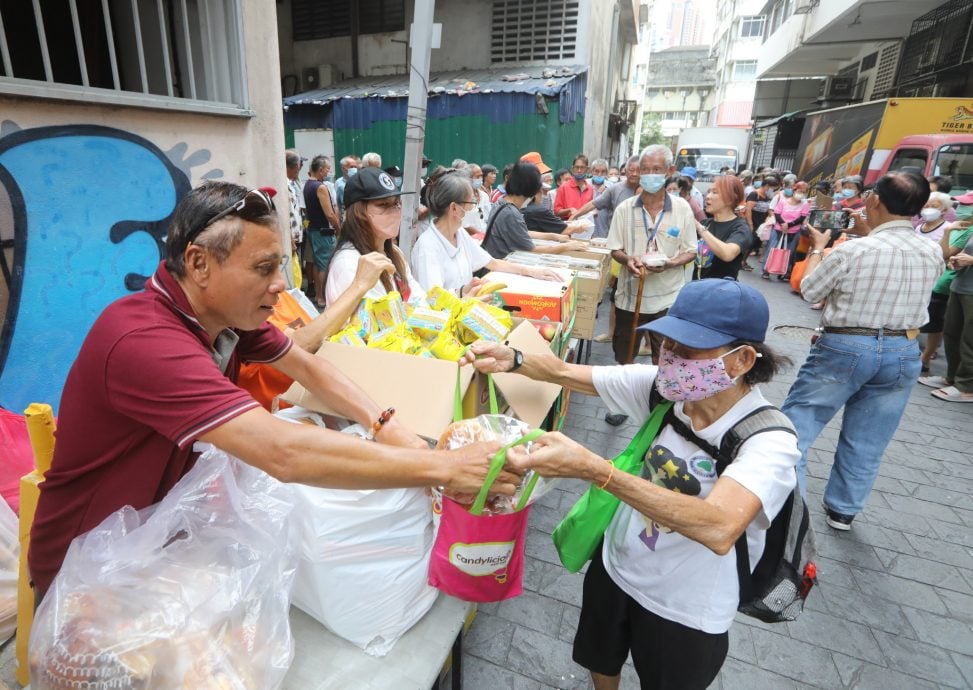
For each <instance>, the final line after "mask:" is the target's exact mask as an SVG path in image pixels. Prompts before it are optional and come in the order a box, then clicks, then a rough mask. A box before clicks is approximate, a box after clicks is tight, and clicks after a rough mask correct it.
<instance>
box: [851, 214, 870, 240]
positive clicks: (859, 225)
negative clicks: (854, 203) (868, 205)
mask: <svg viewBox="0 0 973 690" xmlns="http://www.w3.org/2000/svg"><path fill="white" fill-rule="evenodd" d="M851 217H852V218H854V219H855V227H853V228H851V229H849V230H848V232H850V233H852V234H854V235H867V234H868V233H870V232H871V231H872V225H871V223H869V222H868V217H867V216H866V215H865V209H862V208H859V209H856V210H854V211H851Z"/></svg>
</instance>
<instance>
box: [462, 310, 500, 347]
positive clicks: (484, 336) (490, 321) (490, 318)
mask: <svg viewBox="0 0 973 690" xmlns="http://www.w3.org/2000/svg"><path fill="white" fill-rule="evenodd" d="M456 321H457V325H458V331H459V333H458V335H459V338H460V340H461V341H462V342H463V343H465V344H467V345H470V344H471V343H475V342H476V341H477V340H492V341H493V342H497V343H498V342H502V341H503V339H504V338H506V337H507V334H508V333H510V328H511V326H512V325H513V318H512V317H511V316H510V312H508V311H505V310H503V309H500V308H498V307H493V306H490V305H487V304H483V303H482V302H480V301H477V300H469V301H468V302H467V303H466V304H464V305H463V308H462V309H461V310H460V312H459V314H458V315H457V316H456Z"/></svg>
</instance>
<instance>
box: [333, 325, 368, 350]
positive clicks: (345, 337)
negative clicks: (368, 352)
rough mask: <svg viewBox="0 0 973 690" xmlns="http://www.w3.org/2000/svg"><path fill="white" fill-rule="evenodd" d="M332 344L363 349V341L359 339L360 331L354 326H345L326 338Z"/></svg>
mask: <svg viewBox="0 0 973 690" xmlns="http://www.w3.org/2000/svg"><path fill="white" fill-rule="evenodd" d="M328 340H330V341H331V342H332V343H341V344H342V345H351V346H353V347H365V341H364V340H363V339H362V337H361V331H360V330H359V329H358V328H356V327H355V326H345V327H344V328H342V329H341V330H340V331H338V332H337V333H335V334H334V335H333V336H331V337H330V338H328Z"/></svg>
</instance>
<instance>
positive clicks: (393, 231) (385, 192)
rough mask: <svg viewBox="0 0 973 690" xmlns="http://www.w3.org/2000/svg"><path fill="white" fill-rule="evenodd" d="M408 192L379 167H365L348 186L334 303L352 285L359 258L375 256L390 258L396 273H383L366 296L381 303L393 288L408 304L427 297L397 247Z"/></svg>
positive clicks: (331, 280)
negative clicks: (405, 196) (405, 197)
mask: <svg viewBox="0 0 973 690" xmlns="http://www.w3.org/2000/svg"><path fill="white" fill-rule="evenodd" d="M409 193H410V192H403V191H402V190H400V189H398V188H396V186H395V182H394V181H393V180H392V177H391V176H390V175H389V174H388V173H386V172H384V171H382V170H379V169H378V168H369V167H366V168H362V169H361V170H360V171H359V173H358V174H357V175H355V176H354V177H352V178H351V179H350V180H348V182H347V183H346V184H345V194H344V198H345V221H344V223H342V225H341V233H340V235H339V239H338V246H337V248H336V250H335V253H334V257H333V258H332V259H331V265H330V266H329V268H328V281H327V288H326V290H325V294H326V297H327V300H328V303H329V304H330V303H331V302H332V301H333V300H335V299H337V298H338V296H339V295H340V294H341V293H342V292H344V291H345V290H346V289H347V288H348V286H349V285H351V282H352V280H354V278H355V272H356V271H357V269H358V258H359V257H360V256H363V255H365V254H368V253H370V252H379V253H381V254H384V255H385V256H387V257H388V258H389V260H390V261H391V262H392V265H393V266H395V272H394V273H392V274H391V275H389V274H387V273H384V274H382V277H381V278H380V279H379V281H378V282H377V283H375V287H373V288H372V289H371V290H369V291H368V293H366V295H365V296H366V297H369V298H372V299H377V298H379V297H383V296H384V295H386V294H387V293H389V292H392V291H393V290H395V291H398V292H399V294H401V295H402V300H403V301H405V302H408V301H409V300H410V299H413V298H417V299H418V298H422V297H424V296H425V291H424V290H423V289H422V286H421V285H419V283H418V281H416V280H415V279H414V278H413V277H412V273H411V271H410V270H409V266H408V263H407V262H406V260H405V256H404V255H403V254H402V252H401V251H399V248H398V247H397V246H395V238H397V237H398V236H399V225H400V224H401V222H402V201H401V199H399V197H400V196H402V195H403V194H409Z"/></svg>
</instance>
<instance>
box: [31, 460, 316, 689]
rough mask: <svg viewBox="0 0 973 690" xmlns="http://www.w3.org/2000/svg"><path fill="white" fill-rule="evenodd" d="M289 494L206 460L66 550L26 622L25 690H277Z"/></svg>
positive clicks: (287, 577) (287, 647)
mask: <svg viewBox="0 0 973 690" xmlns="http://www.w3.org/2000/svg"><path fill="white" fill-rule="evenodd" d="M293 505H294V503H293V494H292V492H291V489H290V487H288V486H287V485H284V484H281V483H280V482H278V481H276V480H275V479H273V478H272V477H270V476H269V475H267V474H265V473H264V472H261V471H260V470H258V469H256V468H253V467H250V466H249V465H246V464H244V463H243V462H240V461H239V460H237V459H235V458H232V457H230V456H229V455H227V454H225V453H223V452H221V451H218V450H216V449H211V450H209V451H207V452H205V453H203V454H202V455H201V456H200V457H199V459H198V460H197V462H196V465H195V466H194V468H193V469H192V470H191V471H190V472H189V473H188V474H187V475H186V476H185V477H183V478H182V479H181V480H180V481H179V483H178V484H176V486H175V487H173V489H172V490H171V491H170V492H169V494H167V495H166V496H165V498H163V499H162V501H161V502H160V503H158V504H157V505H155V506H153V507H151V508H148V509H146V510H143V511H141V512H136V511H135V510H134V509H132V508H131V507H127V506H126V507H125V508H122V509H121V510H119V511H117V512H115V513H113V514H112V515H110V516H109V517H108V518H106V519H105V520H104V521H103V522H102V523H101V524H100V525H98V526H97V527H95V528H94V529H92V530H91V531H90V532H88V533H86V534H83V535H81V536H80V537H78V538H76V539H75V540H74V541H73V542H72V543H71V546H70V548H69V549H68V553H67V556H66V557H65V560H64V564H63V566H62V567H61V571H60V573H59V574H58V576H57V578H55V580H54V583H53V584H52V585H51V588H50V589H49V590H48V592H47V594H46V596H45V597H44V599H43V601H42V602H41V604H40V607H39V608H38V610H37V614H36V615H35V617H34V624H33V629H32V631H31V637H30V652H29V669H30V682H31V688H33V690H65V689H69V690H70V689H72V688H77V689H78V690H109V689H111V690H119V689H122V688H145V689H148V688H179V689H183V688H186V689H188V688H193V689H194V690H216V689H217V688H220V689H223V688H234V689H236V688H240V689H242V688H246V689H247V690H272V689H274V688H278V687H280V685H281V683H282V682H283V679H284V676H285V675H286V673H287V669H288V668H289V667H290V664H291V660H292V659H293V655H294V650H293V640H292V638H291V633H290V624H289V620H288V609H289V604H290V602H289V597H290V590H291V587H292V583H293V578H294V571H295V568H296V565H297V543H296V541H295V537H294V535H295V534H296V532H297V530H296V529H295V528H294V526H293V524H292V523H291V515H292V512H293Z"/></svg>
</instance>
